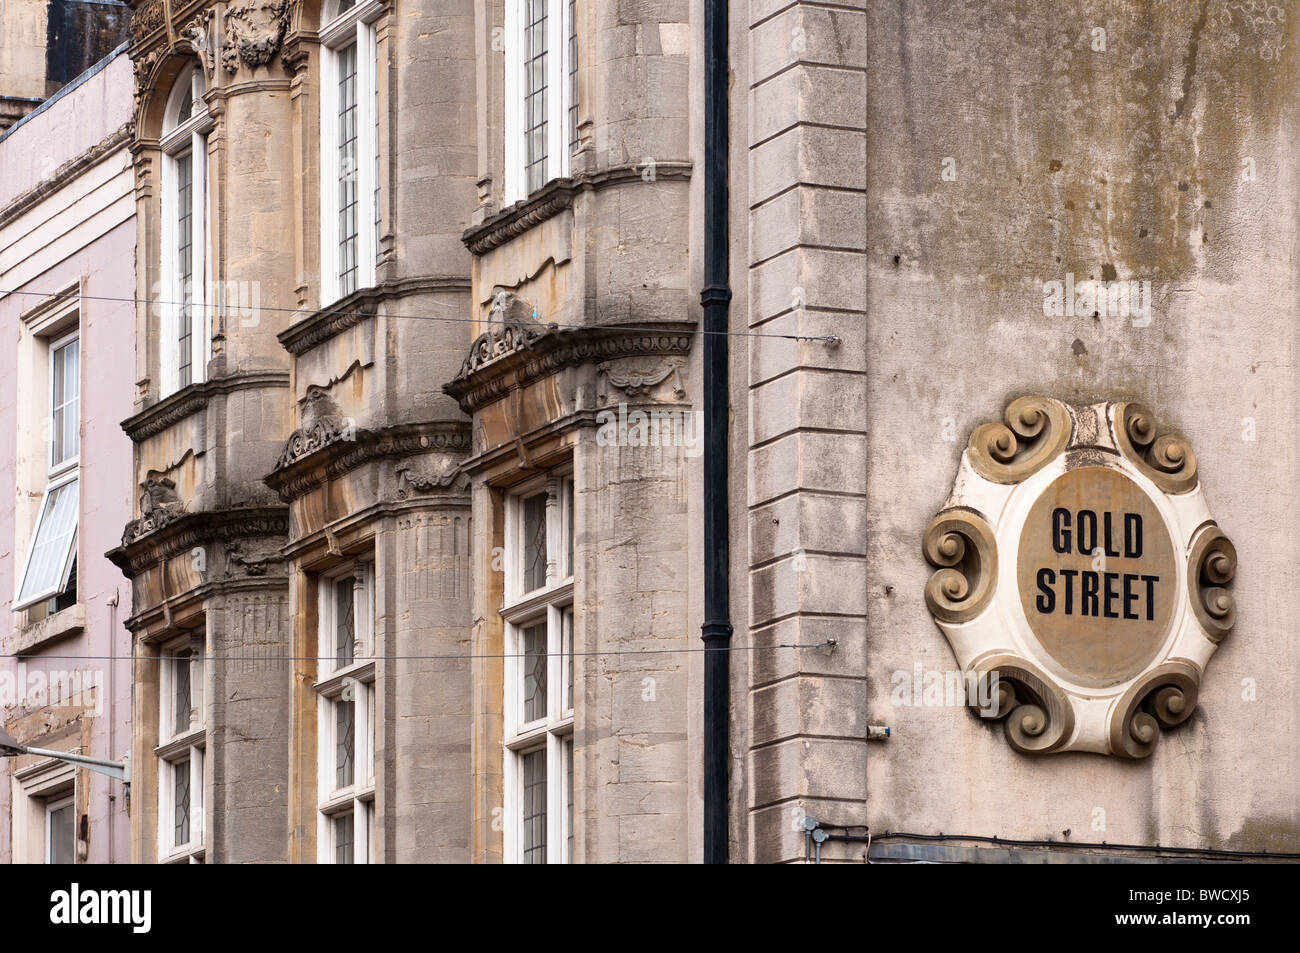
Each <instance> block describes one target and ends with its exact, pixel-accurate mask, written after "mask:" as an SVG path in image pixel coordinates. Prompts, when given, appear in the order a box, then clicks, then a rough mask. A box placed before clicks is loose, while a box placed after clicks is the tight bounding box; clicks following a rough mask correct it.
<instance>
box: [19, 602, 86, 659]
mask: <svg viewBox="0 0 1300 953" xmlns="http://www.w3.org/2000/svg"><path fill="white" fill-rule="evenodd" d="M85 628H86V607H85V605H84V604H83V603H80V602H78V603H77V604H76V605H75V606H69V607H68V608H66V609H62V610H60V611H59V612H56V613H54V615H51V616H46V617H45V618H44V619H42V620H41V621H40V622H32V623H29V624H28V625H24V626H20V627H18V628H16V629H15V630H14V632H13V634H12V635H11V636H9V637H8V638H7V639H5V646H4V654H5V655H23V654H26V653H27V652H32V651H35V650H37V649H43V648H45V647H46V646H47V645H51V644H53V643H55V642H58V641H59V640H61V639H66V638H70V637H71V636H74V635H79V634H81V632H83V631H84V630H85Z"/></svg>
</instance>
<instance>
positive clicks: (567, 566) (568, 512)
mask: <svg viewBox="0 0 1300 953" xmlns="http://www.w3.org/2000/svg"><path fill="white" fill-rule="evenodd" d="M564 523H565V525H564V535H565V537H566V543H567V548H566V551H565V563H564V575H566V576H572V575H573V523H574V520H573V481H572V480H565V481H564Z"/></svg>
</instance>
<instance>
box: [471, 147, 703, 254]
mask: <svg viewBox="0 0 1300 953" xmlns="http://www.w3.org/2000/svg"><path fill="white" fill-rule="evenodd" d="M646 171H647V170H646V169H645V167H644V166H642V165H618V166H611V167H609V168H607V169H598V170H596V171H594V172H583V173H579V174H577V175H575V176H573V177H571V178H566V179H554V180H552V181H551V182H548V183H547V184H546V185H544V186H543V187H542V188H540V189H538V190H537V191H536V192H534V193H533V194H532V195H530V196H529V197H528V198H526V199H521V200H520V201H518V202H516V203H515V204H513V205H511V206H510V207H509V208H505V209H502V210H501V211H500V212H497V213H496V214H495V215H493V216H491V217H490V218H488V219H487V220H485V221H484V222H483V223H482V224H479V225H475V226H473V227H472V228H468V229H466V230H465V233H464V234H463V235H462V236H461V240H462V241H464V242H465V246H466V247H467V248H468V249H469V250H470V251H471V252H473V253H474V254H475V255H482V254H485V253H486V252H489V251H491V250H492V249H494V248H496V247H498V246H500V245H504V244H505V243H506V242H508V241H510V240H511V239H513V238H516V237H518V236H519V235H522V234H524V233H525V232H527V231H528V230H529V229H531V228H534V227H536V226H537V225H540V224H541V223H542V222H545V221H546V220H547V219H551V218H554V217H555V216H556V215H559V214H560V213H561V212H563V211H564V210H565V209H567V208H571V207H572V206H573V201H574V199H575V198H576V197H577V196H578V195H579V193H582V192H591V191H598V190H600V189H604V188H608V187H610V186H613V185H622V184H625V183H628V182H635V181H655V182H657V181H659V180H661V179H665V180H675V181H686V180H689V179H690V177H691V163H689V162H671V161H665V162H657V163H655V166H654V177H653V179H650V180H647V179H645V175H646Z"/></svg>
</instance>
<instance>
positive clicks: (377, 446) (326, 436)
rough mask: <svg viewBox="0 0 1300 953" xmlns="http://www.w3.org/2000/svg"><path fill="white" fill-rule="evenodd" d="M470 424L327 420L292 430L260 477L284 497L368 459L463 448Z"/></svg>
mask: <svg viewBox="0 0 1300 953" xmlns="http://www.w3.org/2000/svg"><path fill="white" fill-rule="evenodd" d="M469 447H470V432H469V424H468V423H467V422H461V421H434V422H430V423H415V424H398V425H396V426H393V427H385V428H384V429H382V430H360V429H349V428H344V427H341V426H339V425H338V424H337V423H336V422H334V421H332V420H322V421H318V422H317V423H316V424H315V425H314V426H312V427H310V428H306V429H300V430H295V431H294V432H293V433H292V434H291V435H290V437H289V441H288V443H287V444H286V445H285V449H284V453H282V454H281V455H280V462H279V463H277V464H276V467H275V469H274V470H272V471H271V473H270V474H268V475H267V476H266V478H265V479H264V480H263V482H264V483H265V484H266V485H267V486H269V487H270V488H271V489H272V490H274V491H275V492H276V493H278V494H279V495H280V499H282V500H284V501H285V502H286V503H289V502H292V501H293V500H296V499H297V498H298V497H300V496H302V495H303V494H304V493H307V492H309V491H311V490H313V489H315V488H316V487H318V486H320V485H322V484H324V483H326V482H328V481H330V480H333V479H336V478H337V477H340V476H342V475H343V474H345V473H347V472H349V471H350V470H355V469H356V468H357V467H360V466H362V465H363V464H366V463H369V462H370V461H371V460H378V459H381V458H396V457H406V456H411V455H414V454H418V453H430V452H443V453H457V454H462V453H466V452H467V451H468V450H469Z"/></svg>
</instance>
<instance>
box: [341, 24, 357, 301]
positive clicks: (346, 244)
mask: <svg viewBox="0 0 1300 953" xmlns="http://www.w3.org/2000/svg"><path fill="white" fill-rule="evenodd" d="M337 56H338V70H339V87H338V143H339V145H338V181H339V248H338V275H339V293H340V294H342V295H350V294H352V292H354V291H356V290H357V44H356V43H350V44H349V45H347V46H345V47H343V48H342V49H341V50H339V51H338V54H337Z"/></svg>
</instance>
